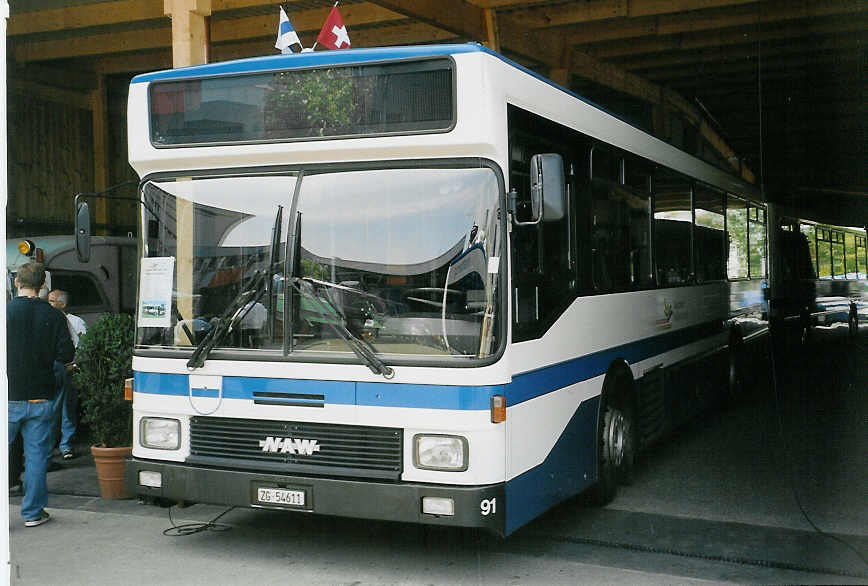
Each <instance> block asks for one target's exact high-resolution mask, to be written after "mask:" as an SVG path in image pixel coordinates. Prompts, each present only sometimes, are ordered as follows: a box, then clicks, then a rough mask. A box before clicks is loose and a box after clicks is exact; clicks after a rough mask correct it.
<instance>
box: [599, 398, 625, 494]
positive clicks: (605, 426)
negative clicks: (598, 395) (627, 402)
mask: <svg viewBox="0 0 868 586" xmlns="http://www.w3.org/2000/svg"><path fill="white" fill-rule="evenodd" d="M634 429H635V428H634V426H633V417H632V414H631V413H630V411H629V410H626V409H622V408H621V407H619V406H617V405H611V404H610V405H606V407H605V411H604V412H603V421H602V425H601V426H600V437H599V440H598V441H599V446H600V452H599V455H598V457H599V477H598V478H597V487H596V494H595V499H594V500H595V501H596V502H597V504H600V505H605V504H607V503H609V502H610V501H611V500H612V499H613V498H615V493H616V491H617V489H618V485H619V484H622V483H623V484H629V483H630V482H631V481H632V475H633V460H634V449H635V442H634Z"/></svg>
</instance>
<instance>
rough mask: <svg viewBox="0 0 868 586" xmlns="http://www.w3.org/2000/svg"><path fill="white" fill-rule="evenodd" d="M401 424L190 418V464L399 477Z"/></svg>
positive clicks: (268, 470) (341, 474)
mask: <svg viewBox="0 0 868 586" xmlns="http://www.w3.org/2000/svg"><path fill="white" fill-rule="evenodd" d="M402 439H403V433H402V430H401V429H399V428H390V427H368V426H362V425H336V424H327V423H303V422H297V421H265V420H256V419H230V418H224V417H193V418H192V419H191V420H190V457H189V458H188V459H187V461H188V462H189V463H191V464H207V465H209V466H220V467H224V468H236V469H245V470H257V471H262V472H281V473H286V474H307V475H317V476H345V477H352V478H376V479H390V480H398V479H399V477H400V475H401V470H402V466H403V458H402V444H403V441H402Z"/></svg>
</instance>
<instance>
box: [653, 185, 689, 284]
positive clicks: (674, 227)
mask: <svg viewBox="0 0 868 586" xmlns="http://www.w3.org/2000/svg"><path fill="white" fill-rule="evenodd" d="M691 194H692V188H691V183H690V180H689V179H687V178H686V177H684V176H683V175H680V174H678V173H675V172H674V171H670V170H669V169H664V168H658V170H657V173H655V175H654V257H655V262H656V263H657V282H658V284H659V285H660V286H661V287H673V286H676V285H683V284H686V283H689V282H690V281H691V270H690V231H691V226H692V224H693V213H692V209H691V200H692V195H691Z"/></svg>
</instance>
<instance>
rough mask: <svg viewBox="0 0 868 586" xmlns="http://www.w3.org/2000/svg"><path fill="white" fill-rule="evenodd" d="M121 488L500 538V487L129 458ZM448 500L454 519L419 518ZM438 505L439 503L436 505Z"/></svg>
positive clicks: (502, 530)
mask: <svg viewBox="0 0 868 586" xmlns="http://www.w3.org/2000/svg"><path fill="white" fill-rule="evenodd" d="M141 472H146V473H151V474H150V475H148V474H146V475H145V476H150V478H151V480H150V481H149V483H150V484H155V482H154V479H155V478H156V475H155V474H154V473H158V474H159V484H160V486H145V485H143V484H141V483H140V478H142V476H141V475H140V473H141ZM124 476H125V478H124V480H125V484H126V488H127V491H128V492H129V493H130V494H134V495H138V496H144V497H151V498H157V499H165V500H169V501H178V502H181V501H184V502H188V503H207V504H214V505H225V506H237V507H253V508H268V509H280V510H291V511H299V512H307V513H315V514H319V515H334V516H339V517H355V518H360V519H378V520H382V521H402V522H409V523H423V524H428V525H447V526H453V527H477V528H481V529H486V530H488V531H491V532H493V533H496V534H498V535H501V536H502V535H504V534H505V510H506V507H505V505H506V502H505V497H504V484H503V483H498V484H489V485H484V486H456V485H439V484H419V483H406V482H396V483H391V482H377V481H361V480H349V479H335V478H318V477H308V476H289V475H282V474H269V473H261V472H248V471H243V470H230V469H223V468H200V467H196V466H190V465H188V464H184V463H176V462H156V461H153V460H143V459H138V458H130V459H128V460H127V461H126V467H125V475H124ZM261 488H264V489H278V490H289V491H293V492H295V493H298V492H302V493H304V498H303V500H304V504H303V505H298V506H293V505H276V504H266V503H263V502H262V501H261V500H260V499H259V497H258V495H259V494H260V492H259V489H261ZM432 497H433V498H439V499H452V502H453V503H454V514H452V515H432V514H428V513H423V512H422V501H423V498H432ZM441 502H442V501H441Z"/></svg>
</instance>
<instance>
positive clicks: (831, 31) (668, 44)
mask: <svg viewBox="0 0 868 586" xmlns="http://www.w3.org/2000/svg"><path fill="white" fill-rule="evenodd" d="M866 25H868V23H866V20H865V19H858V18H856V19H853V18H848V19H846V20H841V21H837V22H824V23H822V24H816V23H810V24H807V25H806V24H804V23H798V24H786V25H782V26H776V27H774V28H764V29H762V30H760V31H757V32H745V30H744V29H739V28H729V29H722V30H718V31H704V32H702V33H696V34H682V35H672V36H668V37H654V38H644V39H630V40H628V41H610V42H604V43H598V44H594V45H587V46H584V47H582V50H583V51H585V52H586V53H588V54H589V55H591V56H593V57H597V58H598V59H606V60H608V59H617V58H619V57H630V56H634V55H647V54H654V53H666V52H671V51H692V50H696V49H705V48H709V47H730V46H737V45H753V46H756V44H757V43H760V42H769V41H780V40H787V39H798V38H804V37H805V36H813V37H821V36H827V35H837V34H842V33H843V34H846V33H850V32H859V31H864V30H865V28H866ZM616 62H617V61H616Z"/></svg>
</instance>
